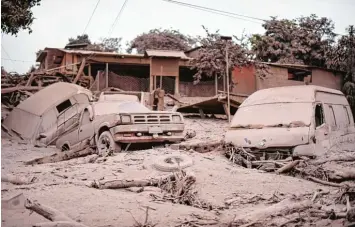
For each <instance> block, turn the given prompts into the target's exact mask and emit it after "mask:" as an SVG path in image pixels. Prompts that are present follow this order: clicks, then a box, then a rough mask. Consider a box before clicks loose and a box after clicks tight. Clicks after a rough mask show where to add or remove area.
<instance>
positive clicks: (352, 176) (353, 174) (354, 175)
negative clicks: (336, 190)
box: [328, 168, 355, 181]
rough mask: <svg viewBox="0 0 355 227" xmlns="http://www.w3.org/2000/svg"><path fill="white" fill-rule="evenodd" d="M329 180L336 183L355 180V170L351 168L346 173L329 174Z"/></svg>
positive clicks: (335, 172) (333, 172) (334, 172)
mask: <svg viewBox="0 0 355 227" xmlns="http://www.w3.org/2000/svg"><path fill="white" fill-rule="evenodd" d="M328 178H329V179H330V180H334V181H344V180H355V170H353V169H350V168H349V169H347V170H344V171H332V172H328Z"/></svg>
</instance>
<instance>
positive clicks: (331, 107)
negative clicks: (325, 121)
mask: <svg viewBox="0 0 355 227" xmlns="http://www.w3.org/2000/svg"><path fill="white" fill-rule="evenodd" d="M329 109H330V110H331V112H332V114H333V119H334V125H335V126H336V125H337V121H336V119H335V113H334V109H333V106H329Z"/></svg>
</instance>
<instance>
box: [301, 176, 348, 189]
mask: <svg viewBox="0 0 355 227" xmlns="http://www.w3.org/2000/svg"><path fill="white" fill-rule="evenodd" d="M307 179H308V180H311V181H313V182H316V183H319V184H323V185H327V186H332V187H342V185H341V184H337V183H333V182H328V181H324V180H320V179H318V178H315V177H308V178H307Z"/></svg>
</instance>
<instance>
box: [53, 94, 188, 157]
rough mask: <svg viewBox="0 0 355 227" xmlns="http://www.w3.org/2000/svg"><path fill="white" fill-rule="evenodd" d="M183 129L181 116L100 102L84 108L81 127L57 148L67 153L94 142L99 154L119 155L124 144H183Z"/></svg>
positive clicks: (137, 105)
mask: <svg viewBox="0 0 355 227" xmlns="http://www.w3.org/2000/svg"><path fill="white" fill-rule="evenodd" d="M184 127H185V126H184V119H183V116H182V115H181V114H180V113H176V112H168V111H152V110H149V109H148V108H147V107H145V106H144V105H143V104H141V103H139V102H137V101H124V100H121V101H117V100H114V101H99V102H94V103H91V104H90V105H88V106H87V107H86V108H84V110H83V111H82V113H81V115H80V118H79V119H78V126H77V127H75V128H74V129H72V130H71V131H69V132H68V133H66V134H64V135H63V136H61V137H60V138H59V139H58V140H57V142H56V146H57V148H59V149H61V150H62V151H65V150H68V149H73V148H75V147H77V146H84V144H85V143H86V142H87V139H91V138H92V139H93V141H94V142H95V143H96V145H97V149H98V151H99V153H105V152H109V151H114V152H119V151H121V146H122V144H130V143H149V142H178V141H181V140H183V138H184V136H183V131H184Z"/></svg>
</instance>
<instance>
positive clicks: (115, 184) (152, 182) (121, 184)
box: [90, 174, 175, 189]
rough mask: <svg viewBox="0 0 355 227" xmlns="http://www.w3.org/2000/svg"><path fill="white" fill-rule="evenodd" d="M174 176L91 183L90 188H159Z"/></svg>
mask: <svg viewBox="0 0 355 227" xmlns="http://www.w3.org/2000/svg"><path fill="white" fill-rule="evenodd" d="M174 179H175V175H174V174H171V175H168V176H163V177H160V178H152V179H130V180H107V181H104V180H101V181H93V182H92V183H91V185H90V187H92V188H98V189H122V188H130V187H145V186H155V187H157V186H159V185H160V184H162V183H164V182H166V181H168V180H170V181H171V180H174Z"/></svg>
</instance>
